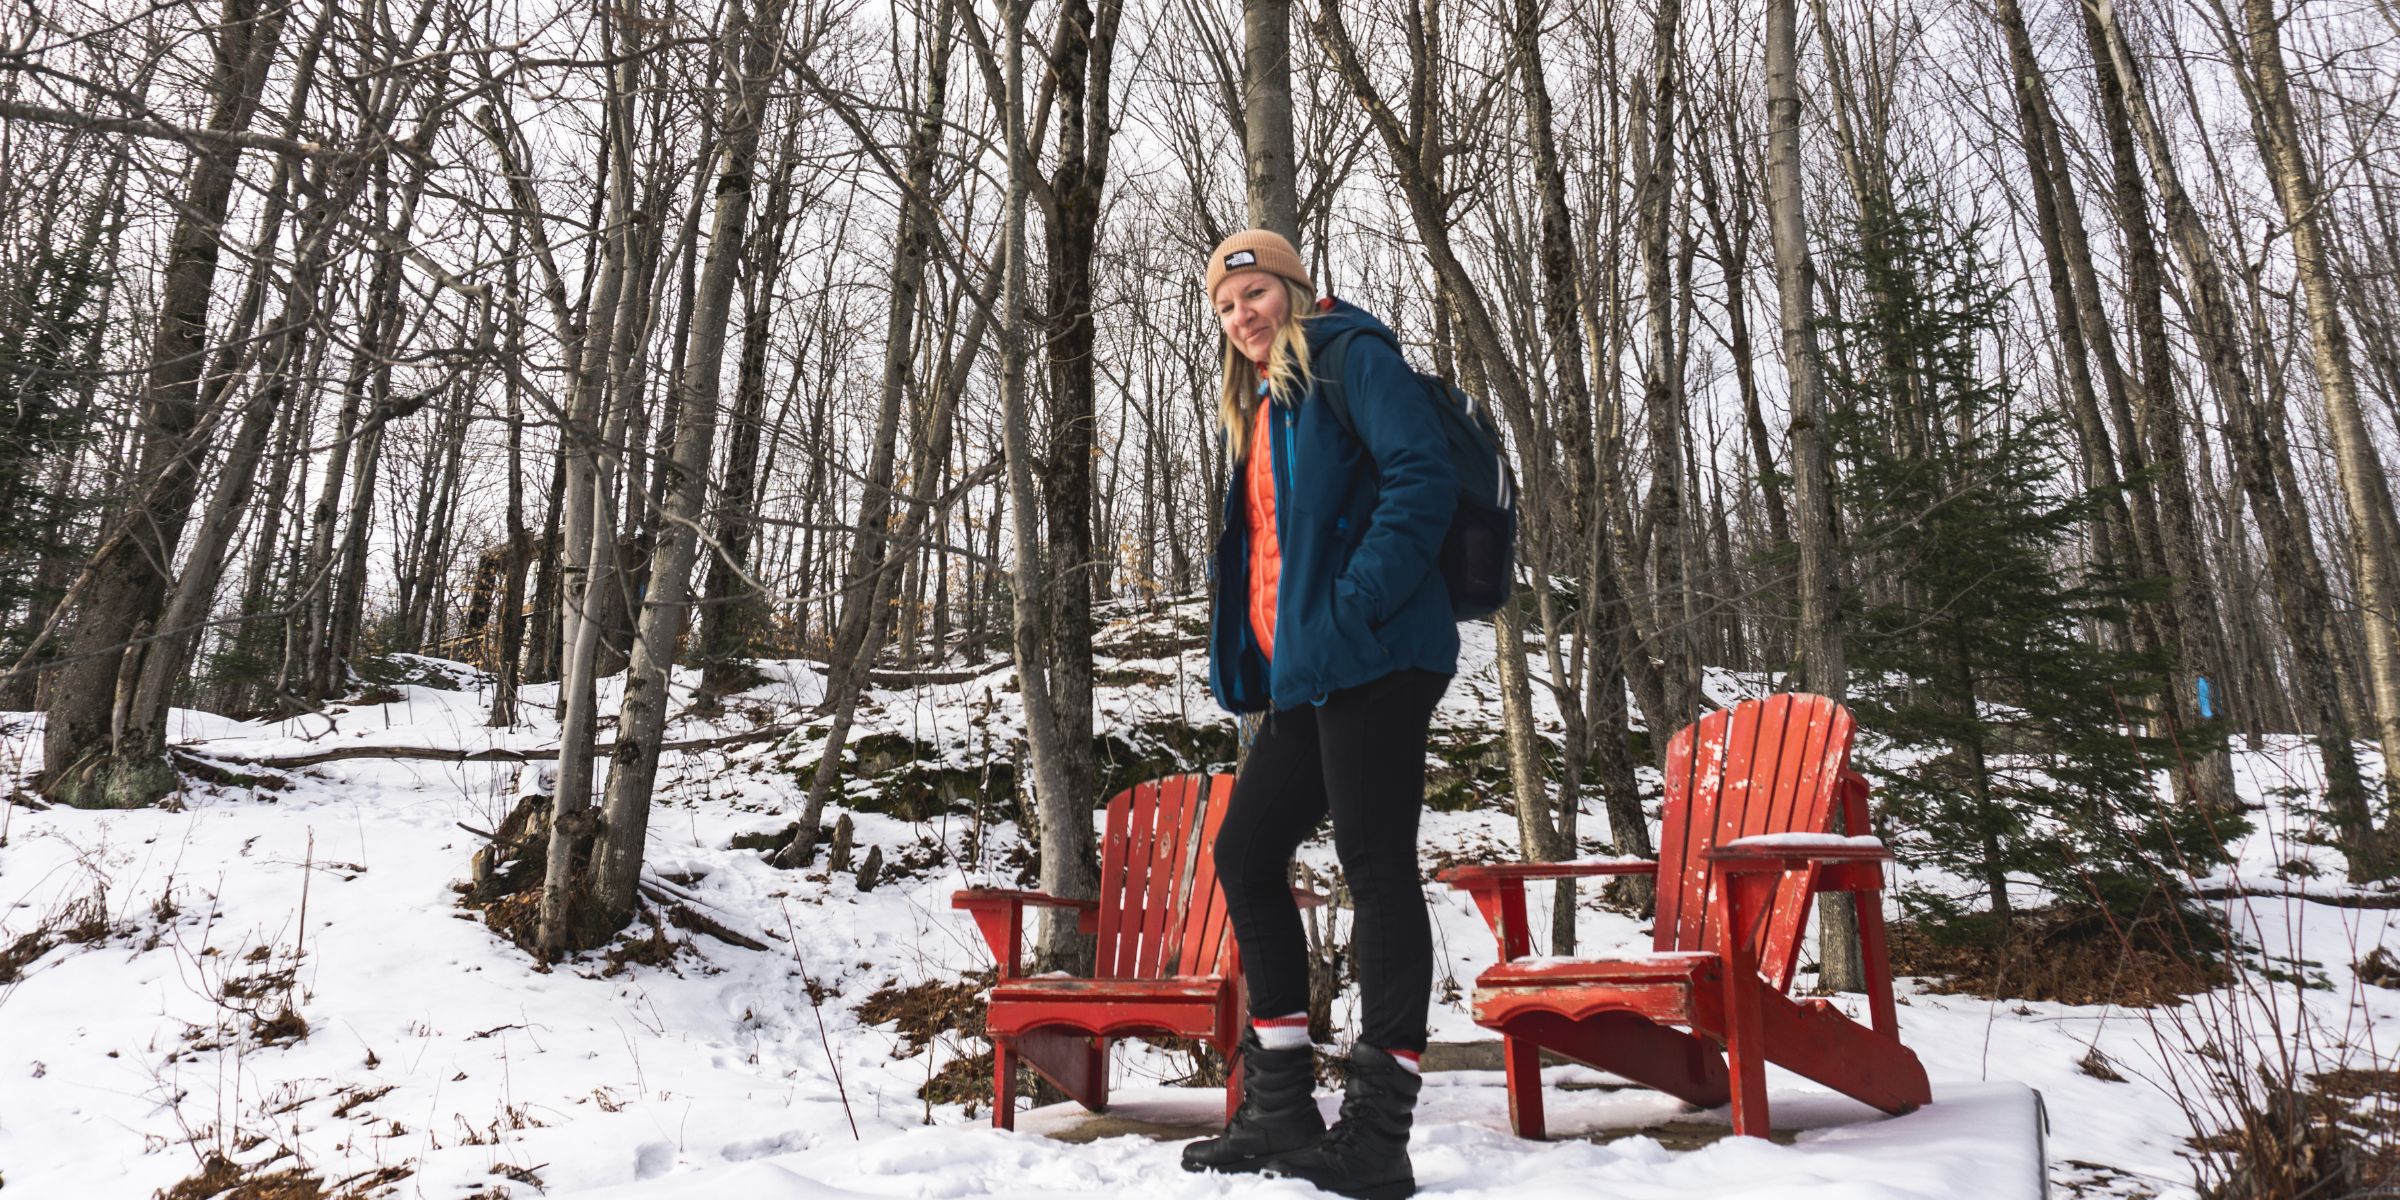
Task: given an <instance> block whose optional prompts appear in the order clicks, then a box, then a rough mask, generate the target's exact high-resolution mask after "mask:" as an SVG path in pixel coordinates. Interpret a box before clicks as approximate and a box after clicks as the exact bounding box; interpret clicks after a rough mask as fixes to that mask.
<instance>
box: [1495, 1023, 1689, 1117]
mask: <svg viewBox="0 0 2400 1200" xmlns="http://www.w3.org/2000/svg"><path fill="white" fill-rule="evenodd" d="M1507 1032H1508V1033H1509V1034H1511V1035H1513V1036H1514V1037H1515V1038H1516V1039H1519V1040H1522V1041H1524V1042H1528V1043H1534V1044H1538V1045H1540V1046H1541V1048H1542V1049H1545V1050H1549V1051H1551V1052H1553V1053H1556V1054H1558V1055H1560V1056H1561V1057H1564V1058H1569V1059H1572V1060H1574V1061H1576V1062H1579V1063H1582V1064H1583V1065H1585V1066H1587V1067H1592V1068H1594V1069H1596V1070H1601V1071H1608V1072H1611V1073H1613V1074H1617V1075H1622V1076H1624V1077H1625V1078H1627V1079H1630V1080H1632V1081H1634V1082H1635V1083H1638V1084H1641V1085H1643V1086H1644V1087H1651V1088H1656V1089H1658V1090H1659V1091H1662V1092H1665V1093H1667V1094H1668V1095H1670V1096H1673V1097H1675V1098H1677V1099H1679V1100H1684V1101H1687V1102H1689V1103H1692V1104H1697V1105H1699V1106H1701V1107H1702V1108H1715V1107H1716V1106H1718V1105H1720V1104H1723V1103H1725V1101H1726V1100H1727V1099H1729V1098H1730V1097H1731V1095H1732V1083H1731V1080H1730V1078H1729V1076H1728V1075H1727V1073H1726V1070H1725V1055H1724V1052H1723V1051H1721V1050H1719V1049H1717V1047H1716V1046H1715V1045H1713V1044H1711V1043H1710V1042H1709V1041H1708V1040H1706V1039H1704V1038H1699V1037H1694V1036H1693V1035H1691V1034H1688V1033H1685V1032H1683V1031H1682V1030H1679V1029H1671V1028H1668V1027H1667V1026H1664V1025H1659V1024H1655V1023H1653V1022H1651V1021H1648V1020H1645V1019H1643V1018H1642V1017H1640V1016H1637V1015H1635V1014H1633V1013H1630V1012H1608V1013H1600V1014H1598V1015H1596V1016H1591V1017H1586V1018H1584V1019H1583V1020H1580V1021H1571V1020H1568V1019H1567V1018H1565V1017H1563V1016H1560V1015H1558V1014H1556V1013H1527V1014H1525V1015H1523V1016H1521V1017H1518V1018H1517V1019H1515V1020H1513V1021H1510V1022H1509V1024H1508V1030H1507ZM1537 1086H1538V1084H1537ZM1511 1103H1512V1104H1513V1103H1514V1097H1513V1096H1512V1097H1511Z"/></svg>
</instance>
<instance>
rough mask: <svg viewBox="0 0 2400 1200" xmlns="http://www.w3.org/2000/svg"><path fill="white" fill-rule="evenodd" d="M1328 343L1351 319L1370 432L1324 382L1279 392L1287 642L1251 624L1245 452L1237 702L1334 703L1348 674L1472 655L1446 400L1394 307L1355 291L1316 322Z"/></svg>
mask: <svg viewBox="0 0 2400 1200" xmlns="http://www.w3.org/2000/svg"><path fill="white" fill-rule="evenodd" d="M1306 328H1307V331H1308V349H1309V354H1310V356H1311V357H1312V359H1313V358H1315V357H1316V356H1318V355H1320V354H1322V353H1323V352H1324V349H1325V347H1326V346H1327V345H1328V344H1329V343H1331V342H1332V340H1333V339H1334V338H1335V337H1337V336H1339V335H1341V334H1343V333H1346V332H1348V331H1350V330H1354V329H1363V330H1366V331H1367V332H1366V334H1364V335H1363V336H1360V337H1356V338H1353V339H1351V341H1350V343H1349V345H1348V346H1347V347H1345V349H1344V352H1343V363H1342V367H1343V372H1342V373H1343V379H1342V383H1343V385H1344V391H1345V395H1346V396H1347V398H1348V400H1349V410H1350V417H1351V421H1352V423H1353V424H1354V425H1355V426H1356V427H1357V436H1355V437H1353V436H1352V435H1351V431H1350V430H1349V429H1346V428H1344V427H1343V425H1342V421H1341V418H1339V417H1337V416H1335V415H1334V413H1333V411H1332V407H1331V405H1330V404H1328V403H1327V402H1326V401H1325V400H1324V398H1323V396H1322V394H1321V391H1320V387H1319V385H1318V384H1316V383H1314V382H1312V383H1311V384H1310V385H1309V388H1308V390H1307V392H1306V393H1305V394H1303V395H1302V397H1301V399H1300V401H1299V403H1297V404H1291V405H1286V404H1273V405H1268V406H1265V407H1263V408H1261V409H1260V410H1259V419H1263V420H1267V421H1271V422H1273V424H1272V426H1270V428H1269V430H1268V435H1269V436H1268V444H1269V446H1270V448H1271V451H1272V453H1273V457H1274V481H1275V483H1274V486H1275V525H1276V530H1275V536H1276V541H1277V544H1278V546H1279V547H1280V548H1281V550H1282V554H1283V569H1282V574H1281V575H1280V577H1279V579H1278V582H1277V584H1276V591H1275V658H1274V660H1273V662H1272V664H1270V663H1269V661H1268V660H1267V658H1266V657H1265V656H1264V655H1261V654H1260V653H1259V650H1258V639H1257V637H1256V636H1255V635H1253V634H1252V633H1251V632H1250V617H1249V595H1250V583H1249V575H1250V536H1249V535H1250V524H1249V514H1248V513H1247V512H1246V511H1245V509H1246V505H1245V504H1244V503H1243V499H1242V475H1243V471H1242V469H1241V466H1240V464H1238V463H1237V464H1236V468H1235V470H1233V471H1232V472H1231V475H1230V478H1229V479H1228V481H1227V486H1226V494H1225V531H1224V533H1223V534H1222V535H1220V536H1219V537H1218V539H1217V550H1216V559H1215V569H1214V572H1213V574H1214V575H1215V577H1216V585H1217V588H1216V598H1215V601H1214V603H1213V604H1212V606H1211V610H1210V611H1211V616H1210V632H1209V642H1208V684H1209V687H1210V689H1211V690H1212V691H1214V692H1215V693H1216V697H1217V703H1219V704H1222V705H1224V706H1225V707H1226V708H1227V709H1230V710H1232V711H1234V712H1257V711H1261V710H1272V709H1285V708H1292V707H1295V706H1297V705H1301V704H1308V703H1322V702H1323V701H1324V699H1325V697H1326V696H1327V695H1329V694H1331V693H1333V692H1336V691H1339V690H1341V689H1342V688H1347V687H1356V686H1358V685H1359V684H1362V683H1367V682H1370V681H1372V680H1375V679H1380V678H1382V677H1383V676H1384V675H1387V674H1389V673H1391V672H1393V671H1397V670H1400V669H1402V668H1404V667H1419V668H1422V669H1424V670H1427V671H1433V672H1436V673H1438V674H1443V675H1450V674H1455V673H1456V672H1457V670H1458V625H1457V623H1456V621H1454V620H1453V619H1452V617H1451V615H1450V595H1449V593H1448V591H1446V590H1445V589H1444V588H1443V586H1442V573H1441V571H1440V570H1439V569H1438V568H1437V566H1436V562H1435V560H1436V556H1437V555H1438V554H1439V553H1440V551H1441V547H1442V537H1443V535H1444V534H1446V533H1448V532H1449V529H1450V516H1451V512H1452V510H1453V509H1455V508H1456V507H1457V504H1458V481H1457V476H1456V474H1455V472H1453V471H1452V470H1451V468H1450V456H1449V452H1448V449H1447V442H1446V440H1445V436H1444V433H1443V430H1442V426H1441V423H1440V422H1441V414H1440V413H1439V412H1437V411H1436V410H1435V409H1434V407H1433V406H1434V404H1435V403H1437V401H1436V400H1435V399H1434V397H1433V396H1432V395H1431V394H1430V393H1429V392H1428V391H1427V390H1426V389H1425V388H1424V387H1423V386H1422V385H1420V384H1419V383H1418V381H1417V377H1416V374H1415V372H1413V371H1411V370H1410V369H1409V366H1408V364H1407V363H1406V362H1405V361H1403V360H1402V359H1401V357H1400V342H1399V339H1398V338H1397V337H1395V336H1393V334H1392V331H1391V330H1390V329H1389V328H1387V327H1385V325H1384V323H1383V322H1381V321H1378V320H1376V319H1375V318H1374V317H1372V316H1369V315H1368V314H1367V313H1365V312H1364V311H1361V310H1360V309H1358V308H1356V307H1355V306H1352V305H1350V304H1347V303H1343V302H1341V301H1338V300H1337V301H1335V302H1334V304H1333V306H1332V307H1331V308H1330V309H1324V310H1320V311H1319V312H1318V313H1316V314H1315V315H1314V316H1313V317H1311V318H1310V319H1309V321H1308V323H1307V326H1306Z"/></svg>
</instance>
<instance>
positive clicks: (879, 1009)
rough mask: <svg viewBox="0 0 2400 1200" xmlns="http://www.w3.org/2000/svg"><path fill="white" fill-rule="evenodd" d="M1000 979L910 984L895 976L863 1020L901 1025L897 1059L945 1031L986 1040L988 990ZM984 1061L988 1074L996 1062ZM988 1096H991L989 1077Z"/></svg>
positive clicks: (867, 1004)
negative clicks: (986, 997)
mask: <svg viewBox="0 0 2400 1200" xmlns="http://www.w3.org/2000/svg"><path fill="white" fill-rule="evenodd" d="M996 977H997V973H996V972H991V971H984V972H979V973H977V974H974V975H969V976H967V977H965V978H963V979H960V980H957V981H955V982H951V983H944V982H942V981H941V980H938V979H928V980H925V981H924V982H922V983H913V984H909V985H908V986H906V987H903V986H901V985H900V983H899V981H897V980H894V981H892V982H890V983H886V984H884V985H883V986H882V987H880V988H877V989H875V991H874V992H873V993H872V994H870V995H869V996H868V997H867V998H866V1000H864V1001H863V1002H861V1003H860V1004H859V1006H858V1010H857V1011H858V1019H859V1020H861V1021H864V1022H866V1023H867V1024H869V1025H895V1026H897V1027H898V1029H899V1032H900V1039H901V1047H900V1048H899V1049H897V1050H895V1051H893V1057H895V1058H913V1057H915V1056H916V1055H918V1054H921V1053H923V1052H924V1050H925V1047H926V1045H927V1043H930V1042H932V1041H933V1040H934V1039H935V1038H937V1037H940V1036H941V1035H943V1034H945V1033H948V1034H955V1035H957V1036H959V1037H966V1038H974V1039H976V1040H978V1041H980V1040H983V1038H984V1037H985V1033H984V1027H983V1021H984V1016H985V1014H986V1013H987V1012H988V1011H990V1006H989V1004H987V1003H986V1002H985V1001H984V999H983V993H984V990H985V989H987V988H989V987H991V986H992V981H993V980H994V979H995V978H996ZM984 1065H985V1067H986V1068H987V1072H986V1073H987V1074H988V1073H989V1072H988V1068H989V1067H990V1065H991V1064H990V1063H989V1062H986V1063H985V1064H984ZM984 1094H985V1095H987V1096H988V1095H990V1094H991V1086H990V1084H989V1082H988V1081H987V1082H986V1084H985V1086H984Z"/></svg>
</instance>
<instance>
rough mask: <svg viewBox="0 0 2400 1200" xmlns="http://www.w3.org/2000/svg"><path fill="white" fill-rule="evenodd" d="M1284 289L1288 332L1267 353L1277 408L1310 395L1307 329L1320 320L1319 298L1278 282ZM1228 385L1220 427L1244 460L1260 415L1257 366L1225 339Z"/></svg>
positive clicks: (1292, 284)
mask: <svg viewBox="0 0 2400 1200" xmlns="http://www.w3.org/2000/svg"><path fill="white" fill-rule="evenodd" d="M1276 278H1277V279H1279V280H1281V281H1282V283H1283V294H1284V299H1285V300H1286V301H1287V302H1288V303H1287V309H1286V311H1285V313H1284V318H1283V328H1281V329H1278V330H1276V331H1275V341H1274V342H1273V344H1271V345H1270V346H1269V347H1268V349H1267V378H1266V383H1267V393H1268V394H1269V395H1270V396H1272V397H1273V398H1274V400H1275V402H1276V403H1278V404H1298V403H1300V397H1301V396H1302V395H1304V394H1306V392H1307V391H1308V381H1309V379H1310V375H1309V370H1308V331H1307V323H1308V321H1309V319H1310V318H1312V317H1314V316H1316V313H1317V304H1316V298H1315V297H1313V296H1310V295H1309V294H1308V289H1307V288H1304V287H1302V286H1300V285H1299V284H1298V283H1296V282H1294V281H1292V280H1290V279H1284V278H1283V277H1282V276H1280V275H1279V276H1277V277H1276ZM1224 343H1225V348H1224V359H1225V383H1224V387H1223V390H1222V391H1220V392H1219V393H1218V395H1217V423H1218V424H1219V425H1221V426H1223V427H1224V429H1225V433H1226V436H1227V437H1229V438H1231V439H1232V440H1231V441H1230V442H1229V443H1227V445H1228V446H1229V447H1230V449H1231V450H1232V453H1233V457H1235V458H1240V457H1241V456H1242V454H1243V452H1244V451H1245V450H1247V449H1248V447H1249V444H1250V422H1251V420H1252V418H1254V417H1256V416H1257V414H1258V384H1259V378H1258V364H1257V363H1254V362H1251V361H1250V356H1249V355H1247V354H1244V353H1242V351H1241V348H1240V347H1238V346H1235V345H1234V344H1233V339H1232V338H1224Z"/></svg>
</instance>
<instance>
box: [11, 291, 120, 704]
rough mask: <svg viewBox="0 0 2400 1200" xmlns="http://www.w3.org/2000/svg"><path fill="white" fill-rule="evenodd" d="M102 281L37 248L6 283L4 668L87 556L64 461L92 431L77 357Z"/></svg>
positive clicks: (24, 700) (14, 697)
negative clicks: (74, 566)
mask: <svg viewBox="0 0 2400 1200" xmlns="http://www.w3.org/2000/svg"><path fill="white" fill-rule="evenodd" d="M102 282H103V280H102V277H101V273H100V272H99V271H98V270H97V269H95V268H94V267H92V266H91V265H90V264H88V263H85V262H82V261H79V260H78V258H77V257H76V256H70V255H66V254H62V253H60V252H58V251H56V250H51V249H47V248H40V249H36V250H35V251H34V252H33V258H32V260H31V261H30V262H29V263H27V264H26V266H25V268H24V270H23V271H22V272H21V273H20V274H19V275H18V276H17V278H16V279H15V280H14V281H13V282H11V283H9V284H6V285H0V670H6V669H7V667H9V666H11V665H14V663H15V662H16V660H17V659H18V658H19V657H20V656H22V655H23V653H24V650H25V647H26V646H27V645H28V644H29V643H30V642H31V641H32V639H33V638H34V637H35V635H37V634H38V633H39V632H40V630H41V626H42V622H43V621H45V620H46V619H48V617H49V615H50V610H51V608H52V607H54V606H55V605H56V604H57V603H58V599H59V591H60V589H62V588H63V587H64V586H65V583H66V580H67V577H68V576H69V575H71V574H72V571H71V570H69V569H66V568H70V567H71V565H72V564H73V563H75V562H76V561H77V560H79V559H80V558H81V557H82V550H83V547H82V546H81V545H80V543H79V539H80V537H81V535H82V533H83V529H82V527H81V525H80V524H79V523H78V518H80V517H81V516H82V515H83V513H84V506H83V505H82V504H81V503H80V502H79V501H78V500H77V498H76V497H75V496H74V495H73V493H72V491H71V490H70V489H68V488H67V487H65V486H64V485H65V484H66V482H67V481H66V480H64V479H62V478H61V477H60V476H59V474H58V464H59V463H60V462H62V461H64V460H65V458H66V455H67V452H68V451H70V450H72V449H74V448H75V447H76V446H78V445H80V444H81V443H82V441H83V440H84V439H85V438H87V437H88V436H89V435H90V424H91V420H90V412H89V405H88V403H87V398H86V397H85V395H84V394H83V393H82V392H81V390H80V386H79V385H80V384H82V383H83V382H85V381H86V374H85V372H84V370H83V364H82V362H81V359H80V356H81V355H82V354H83V353H84V352H85V349H86V347H88V345H89V344H90V338H91V335H92V326H93V323H94V322H95V321H96V320H97V319H98V317H97V315H96V310H97V308H98V304H97V300H98V296H99V293H100V290H101V283H102ZM31 688H32V677H31V673H30V672H28V674H27V675H25V676H21V677H18V678H15V679H11V680H8V681H7V682H6V684H5V685H0V697H4V698H5V699H6V700H7V702H8V703H9V704H10V706H12V707H27V706H29V705H30V703H31V700H32V694H31Z"/></svg>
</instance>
